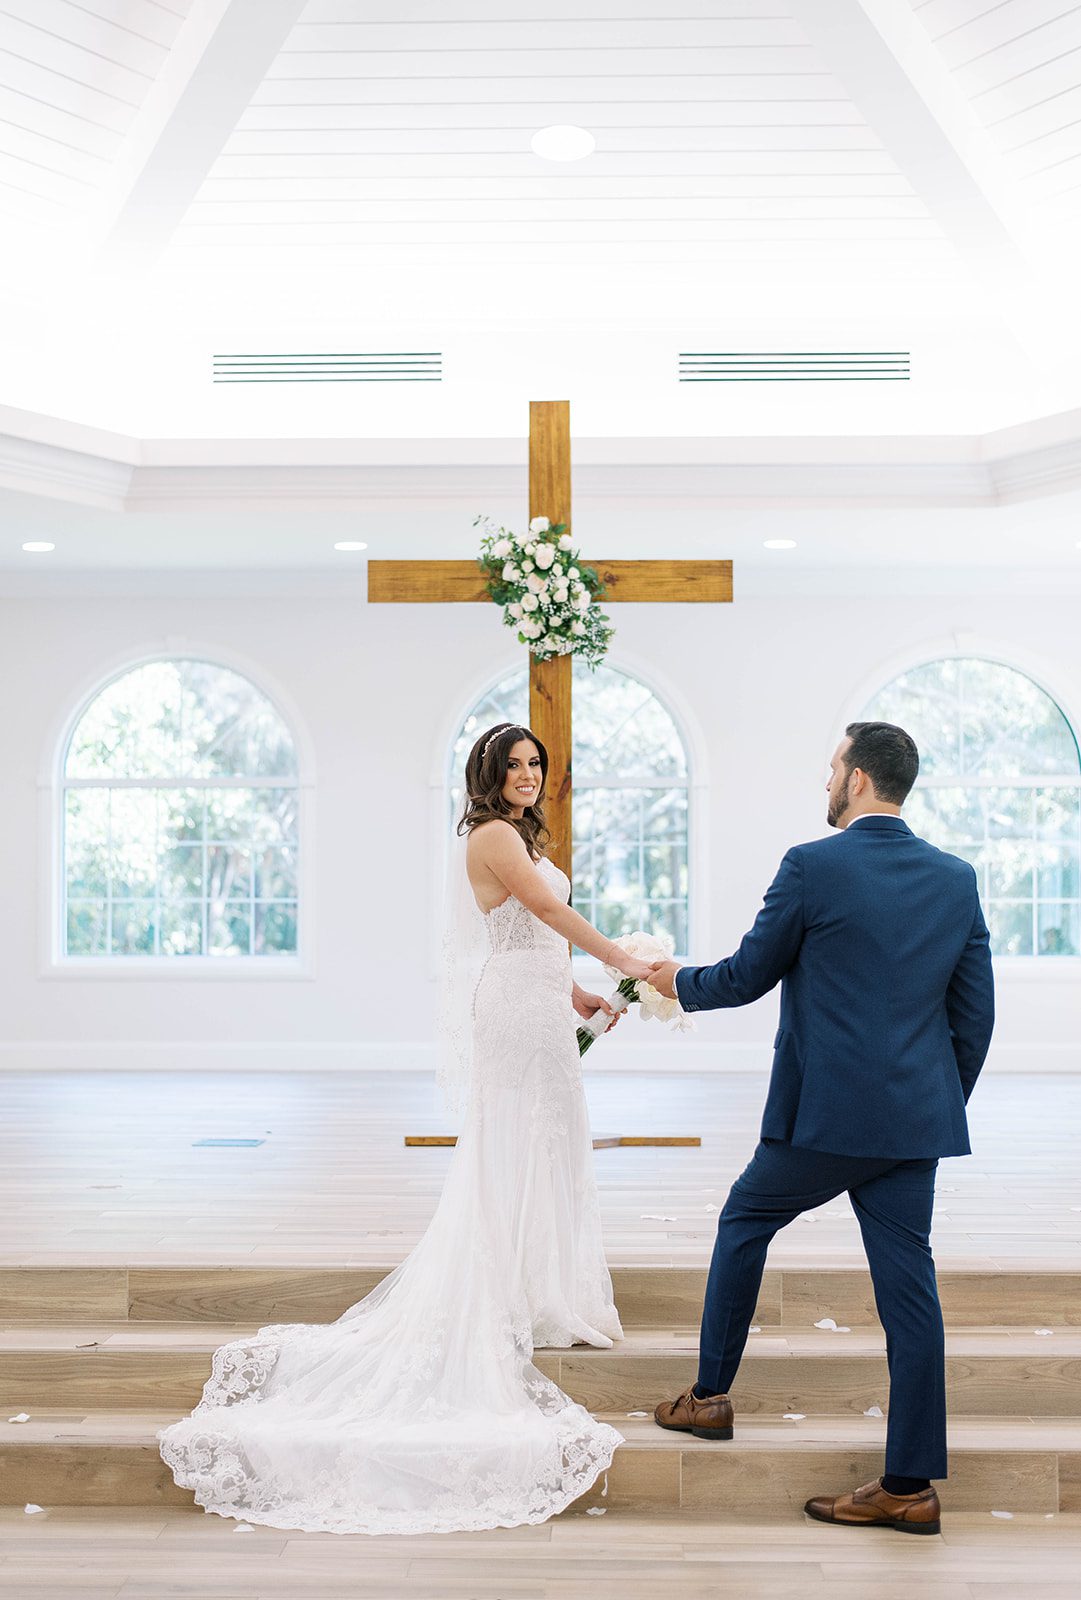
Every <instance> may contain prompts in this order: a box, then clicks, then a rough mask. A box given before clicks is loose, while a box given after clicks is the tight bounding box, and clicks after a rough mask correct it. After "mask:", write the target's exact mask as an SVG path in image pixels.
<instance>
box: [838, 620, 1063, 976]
mask: <svg viewBox="0 0 1081 1600" xmlns="http://www.w3.org/2000/svg"><path fill="white" fill-rule="evenodd" d="M972 659H979V660H981V661H989V662H992V663H994V664H995V665H996V666H1001V667H1008V668H1010V670H1011V671H1013V672H1019V673H1020V674H1021V675H1022V677H1025V678H1028V679H1029V680H1030V682H1032V683H1034V684H1035V685H1036V687H1037V689H1039V690H1040V691H1041V692H1042V693H1043V694H1045V695H1046V696H1047V698H1048V699H1049V700H1051V701H1052V702H1053V703H1054V704H1055V705H1056V706H1057V707H1058V709H1059V711H1061V713H1062V715H1063V716H1064V717H1065V719H1066V722H1067V725H1068V727H1069V729H1070V731H1071V733H1072V734H1073V736H1074V740H1075V741H1076V742H1078V743H1079V745H1081V739H1079V736H1078V728H1079V727H1081V717H1079V715H1078V713H1077V712H1076V711H1075V709H1074V708H1073V707H1072V706H1071V703H1070V695H1069V693H1068V691H1067V690H1065V688H1062V687H1060V686H1058V685H1057V684H1056V682H1055V672H1054V667H1053V665H1052V664H1051V663H1049V662H1047V661H1045V660H1044V659H1043V658H1041V657H1039V656H1037V655H1035V654H1032V653H1030V652H1028V651H1025V650H1018V649H1016V648H1015V647H1013V646H1004V645H1003V643H1002V641H1001V640H997V639H991V638H988V637H985V636H983V635H980V634H975V633H970V632H967V631H960V630H959V631H958V632H955V633H952V634H949V635H947V636H946V637H945V638H938V639H933V640H928V641H927V642H925V643H924V644H922V645H918V646H913V647H911V648H910V649H908V650H905V651H904V652H902V653H899V654H897V655H895V656H893V657H892V658H890V660H889V661H887V662H886V663H885V664H884V665H883V666H882V667H881V668H880V669H879V670H878V671H877V672H876V673H875V674H874V676H873V677H870V676H869V677H868V678H866V679H865V680H864V682H863V685H862V687H861V688H858V689H856V690H854V691H853V693H852V694H851V696H850V697H849V699H848V702H847V706H846V708H845V709H844V711H843V713H842V715H841V718H840V723H839V728H838V732H837V736H836V738H835V739H834V740H833V742H832V744H831V745H830V748H831V749H832V748H834V746H835V745H836V744H837V743H838V742H839V740H840V738H841V737H842V735H843V733H844V729H845V727H846V726H847V724H848V723H850V722H858V721H860V720H861V719H862V718H863V717H864V715H865V712H866V709H867V707H868V706H869V705H870V704H871V702H872V701H873V700H874V697H875V696H876V695H877V694H879V693H881V691H882V690H883V689H885V688H888V686H889V685H890V684H891V683H893V681H894V680H895V679H896V678H900V677H902V676H903V675H904V674H905V673H906V672H914V671H915V670H916V669H917V668H918V667H926V666H930V665H931V664H932V663H933V662H935V661H962V660H964V661H967V660H972ZM920 782H921V783H922V785H923V786H924V787H925V788H928V789H929V788H942V789H956V788H959V787H964V788H973V789H975V788H987V789H1024V788H1035V789H1041V788H1055V787H1058V788H1074V787H1076V786H1077V785H1078V784H1081V775H1079V774H1078V773H1076V772H1074V773H1070V774H1069V775H1068V776H1066V777H1065V778H1063V777H1062V776H1056V775H1055V774H1053V773H1046V774H1040V775H1039V776H1038V777H1035V778H1028V777H1025V778H986V779H984V778H966V779H963V780H962V779H960V778H956V777H955V778H941V779H939V778H922V779H921V780H920ZM1034 900H1035V897H1034ZM994 964H995V973H996V976H997V977H999V978H1002V979H1005V981H1006V982H1007V983H1008V984H1013V983H1022V984H1026V983H1055V982H1060V983H1061V982H1068V983H1076V982H1077V980H1078V978H1079V977H1081V955H1076V956H1041V955H1037V954H1036V953H1035V952H1034V953H1033V954H1032V955H1028V956H1007V955H995V956H994Z"/></svg>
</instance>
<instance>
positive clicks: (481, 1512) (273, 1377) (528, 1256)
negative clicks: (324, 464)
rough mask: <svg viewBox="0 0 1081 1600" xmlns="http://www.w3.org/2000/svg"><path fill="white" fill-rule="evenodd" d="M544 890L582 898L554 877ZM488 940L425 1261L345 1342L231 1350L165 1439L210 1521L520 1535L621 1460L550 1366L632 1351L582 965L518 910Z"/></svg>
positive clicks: (420, 1251) (421, 1247) (316, 1332)
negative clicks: (582, 1346) (453, 1134)
mask: <svg viewBox="0 0 1081 1600" xmlns="http://www.w3.org/2000/svg"><path fill="white" fill-rule="evenodd" d="M538 871H541V872H543V873H545V874H546V875H548V876H549V877H550V878H551V880H552V884H553V887H554V888H555V889H556V890H557V891H558V892H559V893H561V895H562V896H564V897H566V895H567V893H568V892H569V884H568V880H567V878H566V877H565V875H564V874H563V873H561V872H559V870H558V868H556V867H554V866H552V864H551V863H550V862H547V861H542V862H540V863H538ZM486 920H487V927H488V935H489V940H490V946H491V950H490V954H489V957H488V960H487V962H486V963H485V966H484V970H483V972H482V974H481V977H480V981H479V983H478V986H477V991H476V995H475V997H474V1002H473V1028H474V1033H473V1081H472V1083H471V1085H470V1098H469V1106H468V1109H467V1112H466V1116H465V1121H464V1124H463V1127H462V1131H461V1133H460V1134H459V1138H458V1145H457V1148H456V1149H455V1151H454V1153H453V1156H452V1158H451V1162H450V1167H449V1169H448V1173H447V1179H446V1183H445V1185H444V1188H443V1192H442V1194H441V1196H440V1199H439V1202H438V1204H437V1206H436V1210H435V1214H434V1215H433V1217H432V1220H431V1223H430V1224H429V1226H428V1228H427V1230H426V1232H425V1233H424V1236H423V1237H422V1238H421V1240H420V1242H419V1244H418V1245H417V1246H416V1248H415V1249H414V1250H413V1251H412V1252H411V1253H410V1254H409V1255H408V1256H407V1257H406V1259H405V1260H404V1261H403V1262H402V1263H401V1265H400V1266H398V1267H396V1268H395V1269H394V1271H393V1272H391V1273H390V1274H389V1275H388V1276H387V1277H386V1278H385V1279H384V1280H383V1282H382V1283H381V1284H379V1286H378V1287H377V1288H376V1289H374V1290H373V1291H372V1293H371V1294H369V1295H367V1296H365V1298H364V1299H363V1300H359V1301H357V1303H356V1304H355V1305H352V1306H350V1307H349V1308H348V1309H347V1310H346V1311H344V1312H343V1313H342V1315H341V1316H340V1317H339V1318H338V1319H337V1321H335V1322H331V1323H326V1324H319V1323H273V1324H269V1325H268V1326H266V1327H263V1328H260V1329H259V1330H258V1332H257V1333H256V1334H254V1335H252V1336H251V1337H249V1338H246V1339H239V1340H234V1341H233V1342H231V1343H229V1344H226V1345H222V1346H221V1347H220V1348H219V1349H218V1350H216V1351H215V1352H214V1357H213V1363H212V1371H211V1375H210V1377H209V1378H208V1379H207V1381H206V1383H205V1385H204V1387H203V1395H202V1399H201V1400H200V1401H199V1403H198V1404H197V1405H196V1407H195V1408H194V1410H193V1411H192V1413H191V1415H190V1416H188V1417H185V1418H182V1419H181V1420H180V1421H179V1422H175V1423H172V1424H171V1425H170V1426H169V1427H167V1428H163V1429H161V1430H160V1431H159V1432H158V1435H157V1438H158V1442H159V1448H160V1451H161V1455H162V1458H163V1459H164V1460H165V1462H166V1463H167V1464H168V1466H169V1467H170V1469H171V1471H172V1473H173V1476H174V1478H175V1480H176V1482H177V1483H178V1484H179V1485H181V1487H183V1488H187V1489H191V1490H193V1491H194V1494H195V1499H196V1502H197V1504H199V1505H201V1506H203V1507H204V1508H205V1510H207V1511H208V1512H214V1513H216V1514H217V1515H219V1516H225V1517H244V1518H246V1519H247V1520H248V1521H250V1522H255V1523H262V1524H265V1525H267V1526H269V1527H275V1528H297V1529H302V1530H305V1531H324V1532H331V1533H437V1532H452V1531H455V1530H465V1529H480V1528H491V1527H514V1526H516V1525H518V1524H520V1523H534V1522H544V1521H546V1520H547V1519H548V1518H549V1517H551V1516H554V1515H555V1514H556V1513H557V1512H560V1511H562V1510H564V1509H565V1508H566V1507H567V1506H568V1505H570V1504H571V1502H572V1501H574V1500H576V1499H577V1498H578V1497H579V1496H580V1495H581V1494H584V1492H585V1491H586V1489H588V1488H589V1487H590V1485H591V1484H592V1483H593V1482H594V1481H595V1480H596V1478H597V1477H598V1475H599V1474H600V1473H601V1472H603V1471H604V1470H605V1468H607V1467H608V1466H609V1465H610V1463H611V1460H612V1456H613V1454H614V1452H615V1450H616V1448H617V1447H618V1445H619V1444H621V1443H622V1436H621V1435H620V1434H619V1433H617V1432H616V1430H615V1429H614V1428H611V1427H609V1426H608V1425H607V1424H606V1423H602V1422H598V1421H596V1419H595V1418H593V1417H592V1416H590V1414H589V1412H588V1411H586V1410H585V1409H584V1408H583V1407H582V1406H580V1405H578V1404H576V1403H575V1402H574V1401H573V1400H571V1399H570V1398H569V1396H567V1395H566V1394H564V1393H563V1391H562V1390H561V1389H559V1388H558V1387H557V1386H556V1385H555V1384H554V1383H552V1382H551V1381H550V1380H549V1379H548V1378H546V1377H545V1376H544V1375H543V1374H542V1373H541V1372H539V1371H538V1370H537V1368H536V1367H535V1366H534V1365H533V1362H532V1354H533V1350H534V1349H535V1348H539V1347H541V1346H544V1345H557V1346H567V1345H571V1344H574V1343H579V1342H584V1343H589V1344H593V1345H598V1346H608V1345H611V1344H612V1342H613V1341H614V1340H616V1339H620V1338H622V1330H621V1328H620V1324H619V1317H618V1315H617V1313H616V1309H615V1305H614V1303H613V1298H612V1280H611V1277H610V1275H609V1272H608V1267H607V1264H606V1262H605V1258H604V1251H603V1247H602V1242H601V1226H600V1208H599V1204H598V1200H597V1190H596V1182H595V1178H594V1174H593V1149H592V1141H591V1138H590V1130H589V1122H588V1117H587V1113H586V1104H585V1095H584V1091H583V1087H582V1076H581V1067H580V1063H579V1057H578V1046H577V1043H576V1039H575V1024H576V1020H577V1019H576V1017H575V1014H574V1010H573V1007H572V1006H571V998H570V997H571V973H570V957H569V952H568V950H567V946H566V943H565V941H564V940H562V939H561V938H560V937H559V936H558V935H557V934H554V933H553V932H552V930H551V929H550V928H548V927H547V926H546V925H545V924H544V923H542V922H540V921H539V919H538V918H536V917H534V916H533V915H532V914H531V913H530V912H529V911H528V910H527V909H526V908H525V906H523V905H522V904H521V902H520V901H518V900H515V899H514V898H513V897H512V898H511V899H510V900H507V901H504V902H503V904H502V905H500V906H498V907H497V908H496V909H495V910H494V911H493V912H491V913H490V914H489V916H488V918H487V919H486Z"/></svg>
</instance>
